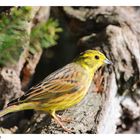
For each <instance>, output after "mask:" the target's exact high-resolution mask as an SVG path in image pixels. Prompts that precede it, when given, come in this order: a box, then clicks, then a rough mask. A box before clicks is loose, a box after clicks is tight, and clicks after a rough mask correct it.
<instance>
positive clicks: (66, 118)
mask: <svg viewBox="0 0 140 140" xmlns="http://www.w3.org/2000/svg"><path fill="white" fill-rule="evenodd" d="M57 117H58V118H59V119H60V120H61V121H62V122H66V123H70V122H71V121H72V119H71V118H68V117H62V116H60V115H57Z"/></svg>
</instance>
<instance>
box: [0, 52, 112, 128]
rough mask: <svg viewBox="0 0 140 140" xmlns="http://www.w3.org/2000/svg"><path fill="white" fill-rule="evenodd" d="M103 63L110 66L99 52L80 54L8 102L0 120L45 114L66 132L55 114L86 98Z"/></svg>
mask: <svg viewBox="0 0 140 140" xmlns="http://www.w3.org/2000/svg"><path fill="white" fill-rule="evenodd" d="M104 64H111V61H109V60H108V59H107V58H106V57H105V55H104V54H102V53H101V52H99V51H96V50H87V51H85V52H84V53H81V54H80V56H79V57H78V58H76V59H74V61H73V62H72V63H70V64H67V65H66V66H64V67H63V68H61V69H58V70H57V71H55V72H53V73H52V74H50V75H49V76H47V77H46V78H45V79H44V80H43V81H42V82H41V83H39V84H38V85H36V86H34V87H32V88H31V89H29V91H28V92H27V93H26V94H25V95H23V96H21V97H19V98H17V99H15V100H13V101H11V102H10V103H9V104H8V107H6V108H5V109H4V110H2V111H1V112H0V117H2V116H4V115H6V114H7V113H11V112H16V111H21V110H28V109H34V110H41V111H46V112H48V113H49V114H50V115H51V116H52V117H53V118H54V120H55V121H56V122H57V123H58V124H59V125H60V126H61V127H62V128H63V129H64V130H65V131H68V129H67V128H66V127H64V125H63V124H62V122H61V121H60V118H59V117H58V116H57V115H56V111H59V110H64V109H67V108H69V107H71V106H74V105H76V104H77V103H79V102H80V101H81V100H82V99H83V98H84V97H85V95H86V93H87V91H88V89H89V86H90V84H91V81H92V78H93V76H94V73H95V72H96V70H97V69H98V68H100V67H101V66H103V65H104Z"/></svg>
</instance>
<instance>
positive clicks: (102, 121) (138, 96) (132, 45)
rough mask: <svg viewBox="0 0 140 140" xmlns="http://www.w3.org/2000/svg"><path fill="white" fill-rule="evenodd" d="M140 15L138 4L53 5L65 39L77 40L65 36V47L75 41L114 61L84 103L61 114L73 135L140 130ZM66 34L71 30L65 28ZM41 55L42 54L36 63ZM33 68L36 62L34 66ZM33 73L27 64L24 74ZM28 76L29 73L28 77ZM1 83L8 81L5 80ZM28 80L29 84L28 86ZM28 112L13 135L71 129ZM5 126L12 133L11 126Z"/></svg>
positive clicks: (95, 81)
mask: <svg viewBox="0 0 140 140" xmlns="http://www.w3.org/2000/svg"><path fill="white" fill-rule="evenodd" d="M138 14H139V8H137V9H136V8H135V7H53V8H51V16H52V17H55V18H57V19H58V20H59V21H60V22H61V24H64V23H65V24H64V25H63V26H64V27H65V28H64V29H67V34H68V35H67V36H65V37H71V36H72V38H74V39H73V42H71V41H69V42H68V40H67V39H66V40H65V39H63V40H61V39H60V40H61V41H60V42H59V43H61V42H63V45H64V46H65V44H69V43H73V44H75V47H76V51H77V54H78V53H79V52H82V51H84V50H87V49H97V50H100V51H102V52H103V53H104V54H106V56H107V57H108V59H110V60H111V61H112V62H113V65H112V66H106V67H104V68H103V69H100V70H99V71H98V72H97V73H96V75H95V76H94V78H93V83H92V84H91V87H90V90H89V92H88V94H87V96H86V97H85V98H84V100H83V101H81V102H80V103H79V104H77V105H76V106H73V107H72V108H70V109H67V110H65V111H62V112H58V113H59V114H61V115H62V117H68V118H70V119H71V120H72V121H71V122H70V123H65V126H66V127H68V128H70V129H71V130H72V133H90V134H92V133H97V134H100V133H139V132H140V40H139V36H140V34H139V32H140V25H139V15H138ZM63 33H64V34H66V32H65V30H64V32H63ZM61 37H62V35H61ZM76 44H77V46H76ZM63 45H62V46H63ZM58 49H59V48H58ZM54 51H57V50H54ZM59 53H61V52H60V51H59ZM39 58H40V57H38V56H37V61H36V63H37V62H38V60H39ZM33 60H34V59H33ZM32 62H33V61H32ZM20 63H21V62H20ZM36 63H35V64H36ZM22 66H23V65H22ZM34 68H35V66H33V70H34ZM22 69H23V68H22ZM20 71H21V70H20ZM28 71H29V69H28V67H27V68H26V67H25V72H24V71H23V73H25V74H27V72H28ZM1 73H2V72H1ZM33 73H34V71H33V72H32V74H33ZM32 74H31V75H32ZM1 75H2V74H1ZM29 75H30V74H29ZM15 77H16V76H14V78H15ZM28 77H30V76H28V75H27V78H28ZM17 79H18V80H16V82H17V81H18V82H19V84H17V83H14V82H13V81H12V80H11V79H10V82H11V83H13V87H12V91H13V92H12V95H13V93H14V94H15V92H14V90H15V88H18V90H19V91H21V84H20V82H21V81H20V79H19V75H17ZM25 79H26V78H25ZM1 81H2V80H1ZM14 81H15V80H14ZM27 81H29V80H27ZM0 83H3V84H6V85H8V84H7V83H6V80H5V81H3V82H0ZM27 83H28V82H27ZM27 83H26V84H25V85H28V84H27ZM17 85H19V87H18V86H17ZM22 86H23V85H22ZM23 87H24V86H23ZM10 88H11V87H10ZM0 89H2V88H0ZM6 89H8V88H7V87H6ZM96 89H97V90H96ZM18 90H17V89H16V91H18ZM8 91H9V90H8ZM10 91H11V89H10ZM19 91H18V93H19ZM0 93H2V91H0ZM10 93H11V92H10ZM16 95H17V94H16ZM13 96H15V95H13ZM10 98H11V97H10ZM10 98H9V99H10ZM2 99H4V100H5V99H7V97H5V96H4V97H3V98H2ZM9 99H8V100H9ZM28 113H29V112H28ZM9 116H10V115H9ZM11 116H12V115H11ZM28 116H32V117H30V118H28V119H27V118H26V117H24V118H23V119H22V120H21V121H20V122H18V125H17V126H16V128H15V127H14V128H13V129H14V130H13V132H12V133H57V134H58V133H67V132H64V131H63V129H62V128H60V127H59V126H57V125H56V123H55V122H54V121H53V119H51V117H50V116H49V115H48V114H46V113H42V112H34V113H31V115H28ZM2 129H3V128H2ZM8 129H9V128H8ZM4 130H5V133H7V131H8V130H7V129H4ZM4 130H1V132H3V131H4ZM10 132H11V131H10ZM3 133H4V132H3Z"/></svg>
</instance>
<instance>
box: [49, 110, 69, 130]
mask: <svg viewBox="0 0 140 140" xmlns="http://www.w3.org/2000/svg"><path fill="white" fill-rule="evenodd" d="M51 115H52V116H53V118H54V120H55V122H56V123H58V124H59V125H60V126H61V127H62V128H63V129H64V130H65V131H66V132H69V133H70V132H71V131H70V130H69V129H68V128H66V127H65V126H64V125H63V123H62V122H61V121H60V120H59V117H57V116H56V114H55V111H53V112H51Z"/></svg>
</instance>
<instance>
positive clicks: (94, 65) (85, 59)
mask: <svg viewBox="0 0 140 140" xmlns="http://www.w3.org/2000/svg"><path fill="white" fill-rule="evenodd" d="M75 61H76V62H77V63H79V64H80V65H81V66H83V67H84V68H87V69H89V70H93V71H94V72H95V71H96V70H97V69H98V68H100V67H101V66H102V65H105V64H112V62H111V61H109V60H108V59H107V58H106V56H105V55H104V54H103V53H101V52H99V51H97V50H87V51H85V52H83V53H81V54H80V56H79V57H78V58H77V59H76V60H75Z"/></svg>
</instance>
